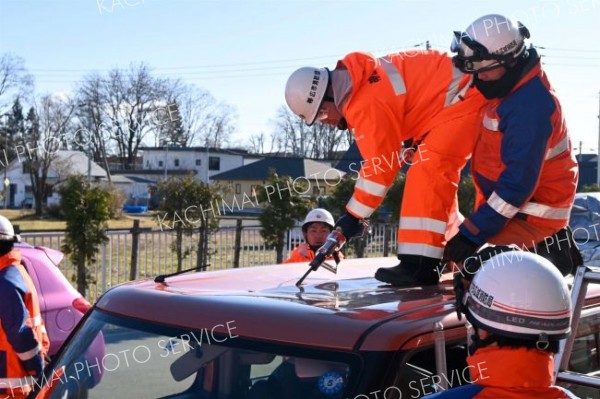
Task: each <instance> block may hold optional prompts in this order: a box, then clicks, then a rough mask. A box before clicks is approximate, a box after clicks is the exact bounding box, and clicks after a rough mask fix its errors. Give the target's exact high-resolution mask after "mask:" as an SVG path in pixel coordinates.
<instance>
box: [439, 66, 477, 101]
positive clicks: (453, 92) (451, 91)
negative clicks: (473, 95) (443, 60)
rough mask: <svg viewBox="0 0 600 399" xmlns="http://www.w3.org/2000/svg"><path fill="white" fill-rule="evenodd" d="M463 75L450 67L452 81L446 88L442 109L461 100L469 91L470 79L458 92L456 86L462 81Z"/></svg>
mask: <svg viewBox="0 0 600 399" xmlns="http://www.w3.org/2000/svg"><path fill="white" fill-rule="evenodd" d="M463 76H464V74H463V73H462V72H461V71H459V70H458V69H457V68H455V67H452V81H451V82H450V86H448V92H447V93H446V101H444V107H447V106H448V105H452V104H455V103H457V102H458V101H460V100H461V98H462V97H463V96H464V95H465V93H466V92H467V90H469V86H470V85H471V80H472V79H473V78H470V79H469V81H468V82H467V83H466V84H465V87H463V88H462V89H461V90H460V91H458V86H459V84H460V81H461V80H462V78H463Z"/></svg>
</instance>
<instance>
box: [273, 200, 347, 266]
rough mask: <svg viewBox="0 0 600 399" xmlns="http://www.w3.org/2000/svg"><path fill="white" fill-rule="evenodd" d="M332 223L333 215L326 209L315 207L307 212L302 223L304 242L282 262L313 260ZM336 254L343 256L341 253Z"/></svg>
mask: <svg viewBox="0 0 600 399" xmlns="http://www.w3.org/2000/svg"><path fill="white" fill-rule="evenodd" d="M334 223H335V222H334V220H333V216H332V215H331V213H330V212H329V211H328V210H326V209H322V208H317V209H313V210H311V211H310V212H308V213H307V214H306V218H304V222H303V223H302V235H303V236H304V241H305V242H304V243H303V244H300V245H299V246H297V247H296V248H295V249H294V250H293V251H292V253H291V254H290V257H289V258H287V259H286V260H285V261H284V262H283V263H293V262H310V261H311V260H313V259H314V258H315V253H316V252H317V250H318V249H319V248H320V247H321V246H322V245H323V244H325V241H326V240H327V236H328V235H329V233H331V230H333V225H334ZM338 256H339V257H340V258H342V257H343V255H342V254H341V253H340V254H338ZM328 259H330V258H328Z"/></svg>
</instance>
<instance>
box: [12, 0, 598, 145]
mask: <svg viewBox="0 0 600 399" xmlns="http://www.w3.org/2000/svg"><path fill="white" fill-rule="evenodd" d="M490 13H496V14H503V15H506V16H508V17H511V18H514V19H517V20H519V21H521V22H522V23H524V24H525V25H526V26H527V27H528V28H529V30H530V32H531V39H530V43H532V44H533V45H535V46H538V47H543V49H540V52H541V54H542V55H543V59H542V60H543V64H544V68H545V69H546V71H547V73H548V75H549V78H550V82H551V83H552V85H553V86H554V88H555V90H556V91H557V94H558V97H559V99H560V100H561V103H562V107H563V111H564V114H565V118H566V120H567V125H568V127H569V129H570V132H571V137H572V141H573V145H574V147H575V149H576V152H579V150H580V142H581V151H582V152H583V153H595V152H596V151H597V148H598V141H599V135H600V132H599V119H598V115H599V112H600V105H599V104H600V99H599V94H600V0H538V1H525V0H520V1H513V0H503V1H484V0H462V1H454V0H447V1H444V0H414V1H410V0H407V1H404V0H368V1H367V0H302V1H300V0H237V1H236V0H215V1H204V0H61V1H59V0H0V54H3V53H6V52H11V53H14V54H15V55H17V56H20V57H22V58H24V60H25V66H26V68H27V69H28V70H29V72H30V73H31V74H32V75H33V76H34V78H35V93H36V94H37V95H41V94H46V93H54V92H60V93H65V92H66V93H69V92H72V91H73V90H74V88H75V86H76V83H77V82H78V81H80V80H81V78H82V77H83V76H85V75H86V74H88V73H89V72H91V71H97V72H99V73H101V74H104V73H105V72H107V71H108V70H111V69H113V68H115V67H119V68H127V67H128V66H129V64H130V63H139V62H144V63H146V64H147V65H149V66H150V67H151V68H152V69H153V73H154V75H155V76H166V77H171V78H180V79H182V80H183V81H185V82H188V83H191V84H194V85H196V86H198V87H201V88H203V89H206V90H208V91H209V92H210V93H211V94H212V95H213V96H214V97H215V98H217V99H218V100H220V101H223V102H225V103H227V104H229V105H231V106H233V107H234V108H235V109H236V113H237V120H236V131H235V133H234V137H233V140H232V142H233V143H234V144H237V145H238V146H239V145H240V144H243V143H245V142H247V138H248V137H249V136H250V135H255V134H259V133H261V132H264V133H266V134H270V133H272V132H273V131H274V123H273V120H274V119H275V116H276V113H277V110H278V108H279V107H281V106H282V105H284V104H285V100H284V94H283V93H284V87H285V82H286V80H287V78H288V76H289V75H290V74H291V73H292V72H293V71H294V70H296V69H297V68H300V67H302V66H319V67H323V66H325V67H330V68H333V67H334V66H335V64H336V61H337V60H338V59H340V58H342V57H343V56H344V55H345V54H347V53H349V52H353V51H368V52H371V53H374V54H375V55H378V56H380V55H384V54H387V53H393V52H396V51H398V50H401V49H410V48H415V46H423V45H424V43H425V42H426V41H427V40H429V42H430V44H431V45H432V46H433V48H437V49H441V50H444V51H446V50H448V47H449V44H450V41H451V37H452V32H453V31H455V30H464V29H466V27H467V26H468V25H469V24H470V23H471V22H472V21H473V20H475V19H476V18H478V17H480V16H482V15H485V14H490Z"/></svg>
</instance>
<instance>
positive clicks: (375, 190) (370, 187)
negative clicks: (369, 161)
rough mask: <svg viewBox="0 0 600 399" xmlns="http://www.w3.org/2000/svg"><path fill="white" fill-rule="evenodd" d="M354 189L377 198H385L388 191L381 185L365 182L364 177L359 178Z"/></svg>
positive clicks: (387, 188)
mask: <svg viewBox="0 0 600 399" xmlns="http://www.w3.org/2000/svg"><path fill="white" fill-rule="evenodd" d="M354 187H355V188H360V189H361V190H362V191H364V192H366V193H369V194H371V195H375V196H377V197H385V195H386V194H387V192H388V190H389V189H390V188H389V187H387V186H384V185H383V184H379V183H375V182H373V181H370V180H367V179H365V178H364V177H359V178H358V180H357V181H356V184H355V185H354Z"/></svg>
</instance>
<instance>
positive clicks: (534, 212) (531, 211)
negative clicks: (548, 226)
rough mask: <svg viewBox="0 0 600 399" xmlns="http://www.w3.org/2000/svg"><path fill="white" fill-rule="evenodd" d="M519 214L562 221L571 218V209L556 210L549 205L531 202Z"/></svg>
mask: <svg viewBox="0 0 600 399" xmlns="http://www.w3.org/2000/svg"><path fill="white" fill-rule="evenodd" d="M519 212H521V213H525V214H527V215H531V216H537V217H540V218H545V219H555V220H561V219H568V218H569V216H570V214H571V208H554V207H551V206H548V205H543V204H537V203H535V202H529V203H528V204H526V205H525V206H524V207H523V208H521V210H520V211H519Z"/></svg>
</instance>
